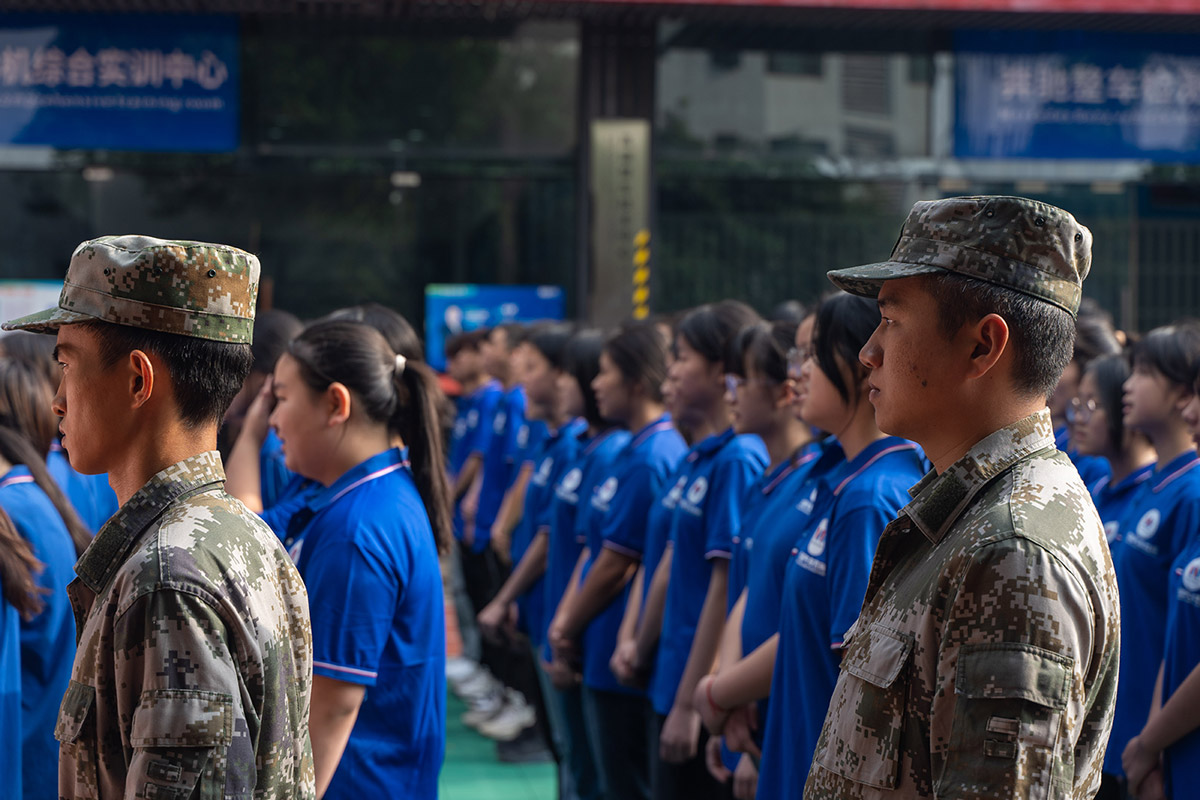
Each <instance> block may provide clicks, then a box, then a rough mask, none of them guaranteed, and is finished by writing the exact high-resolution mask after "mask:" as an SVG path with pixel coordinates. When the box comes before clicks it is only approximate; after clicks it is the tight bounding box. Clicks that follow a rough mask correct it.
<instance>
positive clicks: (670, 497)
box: [662, 475, 687, 508]
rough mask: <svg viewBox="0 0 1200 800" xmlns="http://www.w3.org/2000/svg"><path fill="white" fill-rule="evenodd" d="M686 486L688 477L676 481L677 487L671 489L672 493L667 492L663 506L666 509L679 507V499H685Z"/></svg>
mask: <svg viewBox="0 0 1200 800" xmlns="http://www.w3.org/2000/svg"><path fill="white" fill-rule="evenodd" d="M686 485H687V476H686V475H684V476H683V477H681V478H680V479H679V480H677V481H675V485H674V486H672V487H671V491H669V492H667V496H666V497H664V498H663V501H662V503H663V506H664V507H666V508H674V507H675V506H677V505H679V498H681V497H683V487H684V486H686Z"/></svg>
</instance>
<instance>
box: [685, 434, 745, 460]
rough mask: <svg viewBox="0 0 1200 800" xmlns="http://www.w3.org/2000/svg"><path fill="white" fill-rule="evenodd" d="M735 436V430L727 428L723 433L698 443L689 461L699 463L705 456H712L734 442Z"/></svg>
mask: <svg viewBox="0 0 1200 800" xmlns="http://www.w3.org/2000/svg"><path fill="white" fill-rule="evenodd" d="M734 435H735V434H734V432H733V428H726V429H725V431H724V432H722V433H714V434H713V435H712V436H709V437H708V438H706V439H704V440H703V441H700V442H697V443H696V444H695V445H693V446H692V449H691V451H690V452H689V453H688V456H687V460H688V461H699V460H700V459H701V458H703V457H705V456H709V455H712V454H713V453H715V452H717V451H718V450H720V449H721V448H722V447H724V446H725V445H727V444H729V442H730V441H732V440H733V437H734Z"/></svg>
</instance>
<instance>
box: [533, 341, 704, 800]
mask: <svg viewBox="0 0 1200 800" xmlns="http://www.w3.org/2000/svg"><path fill="white" fill-rule="evenodd" d="M666 353H667V340H666V338H665V337H664V336H663V334H662V331H661V330H659V328H658V326H657V325H655V324H653V323H645V322H643V323H635V324H631V325H628V326H626V327H625V328H623V329H622V330H620V331H618V332H617V333H616V334H614V335H613V336H612V337H611V338H610V339H609V340H608V342H607V344H605V346H604V351H603V353H601V355H600V372H599V374H598V375H597V376H596V379H595V381H593V383H592V387H593V389H594V390H595V392H596V402H597V404H598V405H599V408H600V413H601V414H602V415H603V416H604V417H605V418H607V419H610V420H613V421H615V422H617V423H619V424H621V425H623V426H624V427H625V428H626V429H628V430H629V431H630V435H631V438H630V441H629V443H628V444H627V445H626V447H625V449H624V450H622V451H621V453H620V454H619V455H618V456H617V458H616V459H614V461H613V464H612V466H611V467H610V469H609V470H608V472H607V474H606V475H604V476H603V477H602V479H601V480H600V482H599V484H598V489H597V491H596V492H595V493H594V494H593V495H592V497H591V500H590V504H591V525H589V527H588V530H587V551H588V558H587V560H586V561H584V562H583V565H582V567H581V568H580V580H579V588H578V590H577V592H576V594H575V595H574V596H573V598H572V600H571V602H570V604H569V605H568V608H567V611H566V613H565V614H563V615H562V616H561V617H560V618H559V620H557V621H556V627H555V628H554V629H553V630H552V631H551V636H552V643H554V644H555V645H556V646H558V647H560V648H562V647H564V645H566V643H567V642H574V641H576V640H579V639H581V640H582V649H583V654H584V661H583V685H584V712H585V719H586V721H587V727H588V735H589V740H590V742H591V745H592V751H593V754H594V757H595V759H596V763H597V766H598V767H599V769H600V774H601V775H602V782H603V783H604V785H605V788H606V792H605V794H606V795H607V796H609V797H628V798H637V797H642V798H648V797H649V791H650V783H649V775H648V768H649V764H648V763H647V761H646V741H645V733H646V719H645V711H644V705H643V703H642V702H641V700H640V694H641V693H640V692H637V691H636V690H632V689H630V688H629V687H627V686H624V685H622V684H621V683H620V682H619V681H618V680H617V678H616V676H615V675H613V673H612V670H611V669H610V668H609V661H610V660H611V658H612V654H613V650H614V649H615V648H616V643H617V632H618V629H619V628H620V626H621V621H622V619H623V617H624V612H625V603H626V601H627V599H628V595H629V582H630V579H631V576H632V573H633V571H634V569H635V568H636V566H637V564H638V562H639V561H640V560H641V556H642V551H643V549H644V547H645V541H646V521H647V516H648V513H649V510H650V505H651V503H652V502H653V501H654V498H655V497H656V496H657V495H658V494H659V492H660V491H661V490H662V488H663V484H664V482H665V481H666V479H667V476H668V475H669V474H670V473H671V471H672V470H673V469H674V467H675V465H676V463H677V462H678V461H679V459H680V457H681V456H682V455H683V451H684V450H685V449H686V445H685V444H684V442H683V437H681V436H680V435H679V433H678V431H676V430H675V428H674V426H673V425H672V423H671V418H670V416H669V415H668V414H667V413H666V411H665V409H664V407H663V402H662V388H661V387H662V383H663V380H664V378H665V377H666V362H667V358H666Z"/></svg>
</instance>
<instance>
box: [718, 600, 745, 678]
mask: <svg viewBox="0 0 1200 800" xmlns="http://www.w3.org/2000/svg"><path fill="white" fill-rule="evenodd" d="M745 614H746V591H745V590H742V594H741V595H740V596H739V597H738V599H737V602H736V603H734V604H733V609H732V610H731V611H730V612H729V619H727V620H725V631H724V633H722V634H721V649H720V651H719V655H718V657H717V671H718V672H724V671H725V670H726V669H727V668H728V667H730V666H732V665H733V664H736V663H737V662H738V661H740V660H741V658H742V618H743V617H744V616H745Z"/></svg>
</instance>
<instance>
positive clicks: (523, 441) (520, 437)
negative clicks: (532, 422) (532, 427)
mask: <svg viewBox="0 0 1200 800" xmlns="http://www.w3.org/2000/svg"><path fill="white" fill-rule="evenodd" d="M527 444H529V426H528V425H522V426H521V430H519V431H517V447H522V448H523V447H525V445H527Z"/></svg>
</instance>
